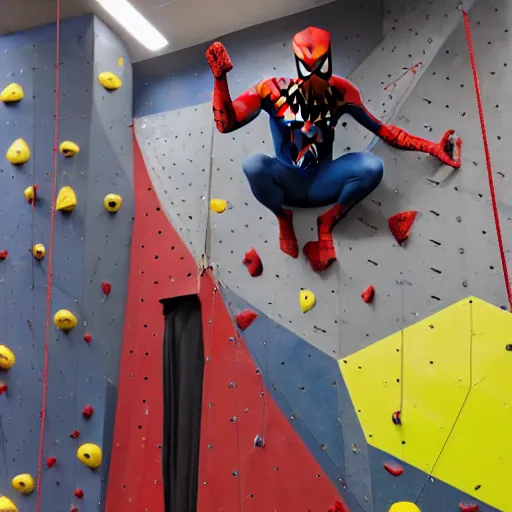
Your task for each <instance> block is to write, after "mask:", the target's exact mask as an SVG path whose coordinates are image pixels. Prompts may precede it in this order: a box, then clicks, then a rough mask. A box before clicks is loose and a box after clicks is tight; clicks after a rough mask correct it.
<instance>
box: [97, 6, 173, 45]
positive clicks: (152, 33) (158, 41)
mask: <svg viewBox="0 0 512 512" xmlns="http://www.w3.org/2000/svg"><path fill="white" fill-rule="evenodd" d="M96 2H97V3H98V4H99V5H101V7H103V9H105V11H107V12H108V13H109V14H110V16H112V18H114V19H115V20H116V21H117V22H118V23H119V24H120V25H121V26H122V27H123V28H124V29H125V30H126V31H127V32H128V33H129V34H130V35H131V36H132V37H134V38H135V39H136V40H137V41H138V42H139V43H140V44H141V45H142V46H145V47H146V48H147V49H148V50H150V51H152V52H156V51H158V50H161V49H162V48H165V47H166V46H167V45H168V44H169V41H168V40H167V39H166V38H165V37H164V36H163V35H162V34H161V33H160V32H159V31H158V30H157V29H156V28H155V27H154V26H153V25H152V24H151V23H150V22H149V21H148V20H147V19H146V18H145V17H144V16H142V14H141V13H140V12H139V11H138V10H137V9H135V7H134V6H133V5H132V4H131V3H130V2H128V1H127V0H96Z"/></svg>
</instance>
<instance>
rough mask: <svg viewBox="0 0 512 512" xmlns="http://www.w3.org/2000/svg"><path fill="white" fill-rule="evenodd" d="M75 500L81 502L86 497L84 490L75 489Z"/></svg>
mask: <svg viewBox="0 0 512 512" xmlns="http://www.w3.org/2000/svg"><path fill="white" fill-rule="evenodd" d="M74 494H75V498H78V499H79V500H81V499H82V498H83V497H84V491H82V489H75V492H74Z"/></svg>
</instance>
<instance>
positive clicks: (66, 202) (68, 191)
mask: <svg viewBox="0 0 512 512" xmlns="http://www.w3.org/2000/svg"><path fill="white" fill-rule="evenodd" d="M75 206H76V194H75V191H74V190H73V189H72V188H71V187H62V188H61V189H60V191H59V195H58V196H57V210H59V211H62V212H70V211H72V210H74V209H75Z"/></svg>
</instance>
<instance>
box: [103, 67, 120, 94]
mask: <svg viewBox="0 0 512 512" xmlns="http://www.w3.org/2000/svg"><path fill="white" fill-rule="evenodd" d="M98 81H99V83H100V84H101V85H103V87H105V89H107V90H108V91H114V90H115V89H119V88H120V87H121V86H122V85H123V82H122V81H121V79H120V78H119V77H118V76H117V75H114V73H111V72H110V71H103V72H102V73H100V74H99V75H98Z"/></svg>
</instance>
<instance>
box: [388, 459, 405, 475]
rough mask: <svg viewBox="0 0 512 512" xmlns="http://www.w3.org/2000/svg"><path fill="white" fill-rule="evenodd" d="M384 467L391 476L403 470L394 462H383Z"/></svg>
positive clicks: (400, 473)
mask: <svg viewBox="0 0 512 512" xmlns="http://www.w3.org/2000/svg"><path fill="white" fill-rule="evenodd" d="M384 469H385V470H386V471H387V472H388V473H389V474H390V475H393V476H400V475H402V474H403V472H404V468H403V467H402V466H400V465H399V464H397V463H396V462H391V463H385V464H384Z"/></svg>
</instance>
